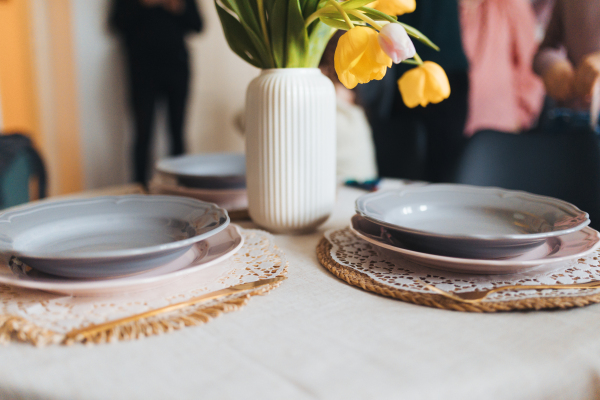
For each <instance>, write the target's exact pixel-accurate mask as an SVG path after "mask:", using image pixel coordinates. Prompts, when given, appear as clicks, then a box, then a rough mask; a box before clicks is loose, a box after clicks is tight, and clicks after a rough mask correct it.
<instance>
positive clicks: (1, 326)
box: [0, 315, 64, 346]
mask: <svg viewBox="0 0 600 400" xmlns="http://www.w3.org/2000/svg"><path fill="white" fill-rule="evenodd" d="M63 338H64V336H63V335H60V334H58V333H55V332H52V331H51V330H48V329H44V328H40V327H39V326H37V325H36V324H34V323H33V322H30V321H28V320H26V319H25V318H22V317H16V316H13V315H0V343H1V344H6V343H8V342H11V341H16V342H25V343H30V344H33V345H35V346H45V345H48V344H54V343H60V342H61V341H62V340H63Z"/></svg>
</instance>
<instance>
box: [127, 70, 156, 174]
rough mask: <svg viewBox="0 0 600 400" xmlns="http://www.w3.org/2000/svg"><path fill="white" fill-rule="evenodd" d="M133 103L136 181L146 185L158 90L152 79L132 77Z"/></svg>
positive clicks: (134, 170) (134, 169)
mask: <svg viewBox="0 0 600 400" xmlns="http://www.w3.org/2000/svg"><path fill="white" fill-rule="evenodd" d="M131 103H132V111H133V120H134V141H133V154H132V155H133V173H134V181H135V182H139V183H142V184H144V185H145V184H147V182H148V163H149V157H150V145H151V143H152V133H153V132H152V131H153V127H154V109H155V103H156V91H155V89H154V84H153V82H152V80H146V79H141V77H140V76H138V77H132V79H131Z"/></svg>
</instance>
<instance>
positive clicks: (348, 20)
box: [329, 0, 354, 29]
mask: <svg viewBox="0 0 600 400" xmlns="http://www.w3.org/2000/svg"><path fill="white" fill-rule="evenodd" d="M329 3H331V5H332V6H334V7H335V8H337V10H338V12H339V13H340V14H342V17H344V21H346V25H348V29H352V28H354V24H353V23H352V21H350V17H349V16H348V14H346V11H345V10H344V9H343V8H342V6H341V5H340V3H338V2H337V1H336V0H329Z"/></svg>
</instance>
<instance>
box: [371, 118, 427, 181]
mask: <svg viewBox="0 0 600 400" xmlns="http://www.w3.org/2000/svg"><path fill="white" fill-rule="evenodd" d="M411 111H412V110H407V112H406V113H402V114H394V115H392V116H391V118H388V119H377V120H371V121H370V122H371V126H372V129H373V142H374V144H375V154H376V158H377V168H378V171H379V176H381V177H388V178H403V179H416V180H420V179H423V149H422V148H421V146H420V145H419V144H420V141H419V136H420V133H421V132H420V131H421V129H419V128H420V127H419V124H418V123H417V121H416V120H415V118H414V113H412V112H411Z"/></svg>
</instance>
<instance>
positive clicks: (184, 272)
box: [0, 225, 244, 296]
mask: <svg viewBox="0 0 600 400" xmlns="http://www.w3.org/2000/svg"><path fill="white" fill-rule="evenodd" d="M243 244H244V239H243V237H242V235H241V233H240V231H239V229H238V227H237V226H235V225H230V226H228V227H227V228H226V229H225V230H223V231H221V232H219V233H217V234H216V235H214V236H211V237H209V238H207V239H205V240H203V241H201V242H198V243H196V244H194V245H193V246H192V248H191V249H189V250H188V251H187V252H186V253H184V254H183V255H182V256H180V257H179V258H177V259H175V260H173V261H171V262H169V263H167V264H165V265H162V266H160V267H157V268H155V269H153V270H150V271H146V272H144V273H141V274H137V275H134V276H128V277H125V278H115V279H96V280H74V279H65V278H61V277H57V276H52V275H48V274H44V273H43V272H38V271H36V270H31V269H29V268H27V267H25V266H22V265H20V264H19V263H12V267H11V266H9V264H8V263H7V262H0V284H5V285H10V286H16V287H21V288H27V289H37V290H43V291H46V292H52V293H60V294H66V295H69V296H103V295H108V294H115V293H121V294H122V293H127V292H136V291H142V290H148V289H154V288H157V287H160V286H163V285H166V284H168V283H171V282H173V281H175V280H178V279H181V278H183V277H186V276H189V275H190V274H193V273H195V272H198V271H200V270H203V269H205V268H208V267H210V266H212V265H215V264H217V263H220V262H222V261H224V260H226V259H228V258H229V257H231V256H232V255H233V254H235V253H236V252H237V251H238V250H239V249H240V248H241V247H242V245H243Z"/></svg>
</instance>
